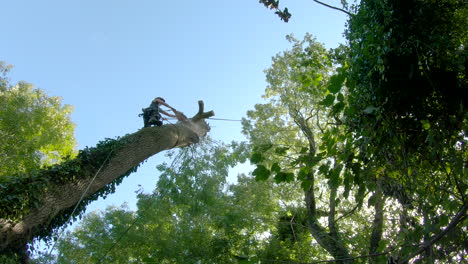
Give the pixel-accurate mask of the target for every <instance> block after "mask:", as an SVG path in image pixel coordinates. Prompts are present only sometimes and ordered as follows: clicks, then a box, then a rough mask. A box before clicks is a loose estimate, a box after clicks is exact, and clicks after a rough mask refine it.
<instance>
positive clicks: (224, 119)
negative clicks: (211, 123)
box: [208, 117, 242, 122]
mask: <svg viewBox="0 0 468 264" xmlns="http://www.w3.org/2000/svg"><path fill="white" fill-rule="evenodd" d="M208 119H210V120H219V121H234V122H241V121H242V120H239V119H227V118H213V117H210V118H208Z"/></svg>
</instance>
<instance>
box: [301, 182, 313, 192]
mask: <svg viewBox="0 0 468 264" xmlns="http://www.w3.org/2000/svg"><path fill="white" fill-rule="evenodd" d="M311 186H312V181H311V180H303V181H302V182H301V187H302V189H303V190H304V191H305V192H307V191H308V190H309V189H310V187H311Z"/></svg>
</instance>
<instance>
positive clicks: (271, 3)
mask: <svg viewBox="0 0 468 264" xmlns="http://www.w3.org/2000/svg"><path fill="white" fill-rule="evenodd" d="M258 2H259V3H261V4H263V5H264V6H265V7H266V8H269V9H273V10H276V11H275V14H276V15H278V17H279V18H280V19H281V20H283V21H284V22H286V23H287V22H288V21H289V19H290V18H291V14H290V13H289V11H288V8H284V9H283V10H281V9H279V0H259V1H258Z"/></svg>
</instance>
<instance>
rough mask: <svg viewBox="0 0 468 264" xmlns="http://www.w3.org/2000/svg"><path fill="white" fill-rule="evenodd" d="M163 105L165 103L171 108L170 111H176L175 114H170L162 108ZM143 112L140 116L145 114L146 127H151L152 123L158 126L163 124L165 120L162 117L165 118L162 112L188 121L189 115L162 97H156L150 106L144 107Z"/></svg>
mask: <svg viewBox="0 0 468 264" xmlns="http://www.w3.org/2000/svg"><path fill="white" fill-rule="evenodd" d="M161 105H164V106H166V107H168V108H169V109H170V111H172V112H174V114H170V113H168V112H166V111H164V110H162V109H161V108H160V107H161ZM142 110H143V114H140V115H139V116H143V123H144V126H145V127H149V126H152V125H157V126H162V124H163V122H162V119H164V118H163V117H162V116H161V114H163V115H166V116H168V117H175V118H177V120H179V121H187V120H188V119H187V117H186V116H185V115H184V114H183V113H182V112H179V111H177V110H176V109H175V108H174V107H172V106H170V105H168V104H167V103H166V100H164V99H163V98H161V97H156V98H155V99H154V100H153V101H152V102H151V104H150V106H149V107H147V108H143V109H142Z"/></svg>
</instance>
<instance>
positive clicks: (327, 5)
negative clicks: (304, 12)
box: [312, 0, 353, 16]
mask: <svg viewBox="0 0 468 264" xmlns="http://www.w3.org/2000/svg"><path fill="white" fill-rule="evenodd" d="M312 1H314V2H316V3H318V4H320V5H323V6H326V7H328V8H331V9H335V10H338V11H341V12H343V13H345V14H347V15H348V16H352V15H353V14H351V13H350V12H348V11H346V10H344V9H341V8H339V7H336V6H331V5H329V4H325V3H323V2H320V1H317V0H312Z"/></svg>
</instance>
